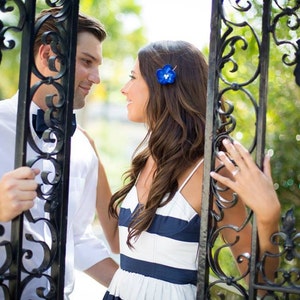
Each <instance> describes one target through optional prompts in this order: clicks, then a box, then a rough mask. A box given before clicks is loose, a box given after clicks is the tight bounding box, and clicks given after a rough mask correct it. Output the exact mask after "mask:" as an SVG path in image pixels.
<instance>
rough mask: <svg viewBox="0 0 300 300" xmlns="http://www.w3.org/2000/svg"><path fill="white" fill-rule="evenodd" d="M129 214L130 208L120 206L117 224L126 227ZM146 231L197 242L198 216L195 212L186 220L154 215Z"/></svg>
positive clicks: (198, 232) (128, 221)
mask: <svg viewBox="0 0 300 300" xmlns="http://www.w3.org/2000/svg"><path fill="white" fill-rule="evenodd" d="M131 216H132V214H131V211H130V209H125V208H121V211H120V215H119V225H120V226H125V227H128V225H129V223H130V220H131ZM147 231H148V232H150V233H155V234H158V235H161V236H164V237H168V238H171V239H174V240H178V241H185V242H196V243H198V242H199V236H200V217H199V215H197V214H196V215H195V216H194V217H193V218H192V219H191V220H190V221H189V222H188V221H185V220H182V219H179V218H174V217H170V216H162V215H155V217H154V220H153V222H152V224H151V226H150V227H149V229H148V230H147Z"/></svg>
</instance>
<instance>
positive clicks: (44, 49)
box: [37, 45, 52, 68]
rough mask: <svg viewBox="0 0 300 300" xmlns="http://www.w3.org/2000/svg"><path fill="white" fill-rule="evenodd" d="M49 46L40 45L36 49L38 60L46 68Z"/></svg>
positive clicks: (49, 54) (49, 52)
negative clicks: (37, 49)
mask: <svg viewBox="0 0 300 300" xmlns="http://www.w3.org/2000/svg"><path fill="white" fill-rule="evenodd" d="M51 53H52V51H51V46H50V45H41V46H40V48H39V51H38V58H37V59H38V61H39V62H40V64H41V65H42V66H43V67H47V68H48V61H49V58H50V56H51Z"/></svg>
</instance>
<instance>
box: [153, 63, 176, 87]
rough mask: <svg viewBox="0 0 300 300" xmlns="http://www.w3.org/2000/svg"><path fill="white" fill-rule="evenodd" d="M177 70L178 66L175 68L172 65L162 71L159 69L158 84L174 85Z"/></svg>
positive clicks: (166, 66)
mask: <svg viewBox="0 0 300 300" xmlns="http://www.w3.org/2000/svg"><path fill="white" fill-rule="evenodd" d="M175 69H176V66H175V68H173V67H172V66H171V65H165V66H164V67H163V68H162V69H158V70H157V71H156V77H157V80H158V82H159V83H160V84H162V85H166V84H172V83H174V82H175V78H176V73H175V71H174V70H175Z"/></svg>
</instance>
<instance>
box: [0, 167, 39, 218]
mask: <svg viewBox="0 0 300 300" xmlns="http://www.w3.org/2000/svg"><path fill="white" fill-rule="evenodd" d="M39 172H40V171H39V170H38V169H31V168H29V167H20V168H17V169H15V170H13V171H11V172H8V173H5V174H4V175H3V177H2V178H1V179H0V221H1V222H8V221H11V220H12V219H13V218H15V217H16V216H18V215H19V214H21V213H22V212H23V211H26V210H28V209H30V208H32V207H33V204H34V201H33V200H34V199H35V197H36V196H37V193H36V189H37V186H38V184H37V182H36V181H35V176H36V175H37V174H39Z"/></svg>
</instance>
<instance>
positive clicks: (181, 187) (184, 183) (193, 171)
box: [178, 158, 204, 192]
mask: <svg viewBox="0 0 300 300" xmlns="http://www.w3.org/2000/svg"><path fill="white" fill-rule="evenodd" d="M203 160H204V158H202V159H201V160H200V161H199V162H198V163H197V165H196V166H195V168H194V169H193V170H192V172H191V173H190V174H189V176H188V177H187V178H186V179H185V181H184V182H183V183H182V185H181V186H180V188H179V189H178V191H179V192H181V190H182V189H183V188H184V186H185V185H186V184H187V182H188V181H189V180H190V178H191V177H192V176H193V175H194V173H195V172H196V171H197V169H198V168H199V167H200V166H201V164H202V163H203Z"/></svg>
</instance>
